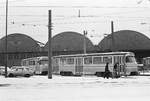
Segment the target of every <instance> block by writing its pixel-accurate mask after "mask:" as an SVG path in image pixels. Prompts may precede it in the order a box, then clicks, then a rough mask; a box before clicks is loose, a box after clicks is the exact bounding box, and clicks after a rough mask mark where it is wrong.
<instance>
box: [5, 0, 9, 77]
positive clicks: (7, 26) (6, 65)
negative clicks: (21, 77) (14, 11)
mask: <svg viewBox="0 0 150 101" xmlns="http://www.w3.org/2000/svg"><path fill="white" fill-rule="evenodd" d="M5 27H6V29H5V30H6V33H5V34H6V36H5V77H7V61H8V59H7V58H8V56H7V55H8V54H7V53H8V52H7V30H8V0H6V26H5Z"/></svg>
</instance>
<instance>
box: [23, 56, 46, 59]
mask: <svg viewBox="0 0 150 101" xmlns="http://www.w3.org/2000/svg"><path fill="white" fill-rule="evenodd" d="M30 59H37V60H41V59H48V57H47V56H39V57H31V58H26V59H22V60H30Z"/></svg>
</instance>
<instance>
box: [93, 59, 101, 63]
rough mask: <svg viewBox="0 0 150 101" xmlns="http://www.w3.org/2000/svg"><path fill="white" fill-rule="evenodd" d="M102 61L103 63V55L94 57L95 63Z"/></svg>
mask: <svg viewBox="0 0 150 101" xmlns="http://www.w3.org/2000/svg"><path fill="white" fill-rule="evenodd" d="M101 63H102V57H94V58H93V64H101Z"/></svg>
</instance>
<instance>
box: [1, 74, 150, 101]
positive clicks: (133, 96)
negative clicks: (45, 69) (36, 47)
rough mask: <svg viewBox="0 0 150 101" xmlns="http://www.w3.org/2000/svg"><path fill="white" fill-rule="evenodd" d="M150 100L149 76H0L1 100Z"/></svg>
mask: <svg viewBox="0 0 150 101" xmlns="http://www.w3.org/2000/svg"><path fill="white" fill-rule="evenodd" d="M149 99H150V76H129V77H122V78H118V79H111V78H110V79H104V78H101V77H96V76H82V77H73V76H71V77H69V76H58V75H53V79H48V78H47V76H32V77H30V78H24V77H18V78H4V77H3V76H0V101H143V100H145V101H146V100H147V101H149Z"/></svg>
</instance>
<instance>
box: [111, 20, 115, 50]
mask: <svg viewBox="0 0 150 101" xmlns="http://www.w3.org/2000/svg"><path fill="white" fill-rule="evenodd" d="M111 38H112V52H114V51H115V39H114V23H113V21H111Z"/></svg>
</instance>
